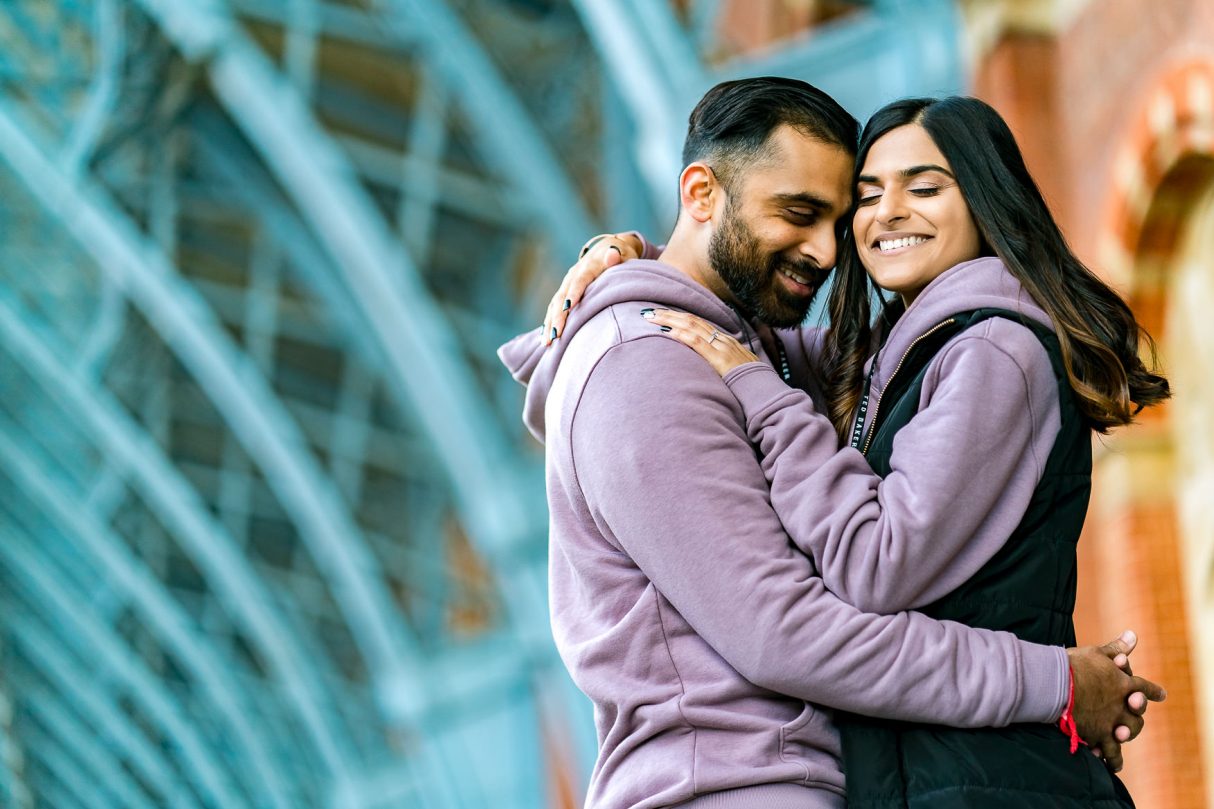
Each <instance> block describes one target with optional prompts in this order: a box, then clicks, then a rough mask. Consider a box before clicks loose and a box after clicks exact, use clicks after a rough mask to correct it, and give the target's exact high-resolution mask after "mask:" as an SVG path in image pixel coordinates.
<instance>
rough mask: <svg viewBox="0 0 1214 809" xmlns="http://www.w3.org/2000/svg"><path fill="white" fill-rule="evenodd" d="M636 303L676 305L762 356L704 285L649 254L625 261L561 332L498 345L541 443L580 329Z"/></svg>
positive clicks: (534, 333) (593, 289)
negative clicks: (552, 393) (522, 389)
mask: <svg viewBox="0 0 1214 809" xmlns="http://www.w3.org/2000/svg"><path fill="white" fill-rule="evenodd" d="M619 304H635V305H636V308H637V312H636V315H637V316H638V317H639V316H640V310H641V309H643V308H645V307H647V306H652V307H656V308H664V309H678V310H680V311H683V312H690V313H691V314H693V315H699V316H700V317H702V318H704V319H705V320H708V321H710V322H711V323H713V325H715V326H716V327H717V328H718V329H720V330H721V333H722V334H729V335H731V336H732V337H734V338H736V339H737V340H739V341H741V342H742V343H746V344H747V345H748V346H749V347H750V350H751V351H754V352H755V353H756V354H758V355H760V356H764V352H763V349H762V348H761V347H760V345H759V340H758V339H757V337H756V334H755V332H754V330H753V329H752V328H751V327H750V326H749V325H748V324H747V323H746V321H745V319H744V318H743V317H742V316H741V315H740V314H738V313H737V312H736V311H735V310H733V309H732V308H730V306H729V305H728V304H726V303H725V302H724V301H722V300H721V299H720V298H718V297H717V296H716V295H714V294H713V293H712V292H711V291H709V290H708V288H707V287H704V286H703V285H701V284H699V283H697V282H696V281H693V280H692V279H691V278H690V277H689V276H687V275H686V274H684V273H683V272H681V271H680V270H677V269H675V268H674V267H672V266H670V265H669V264H664V263H662V262H660V261H650V260H647V259H636V260H633V261H626V262H624V263H623V264H620V265H619V266H617V267H614V268H612V269H611V270H609V271H608V272H606V273H604V274H603V275H602V277H600V278H599V279H598V280H596V281H595V282H594V283H593V284H591V285H590V286H589V287H587V288H586V294H585V296H584V297H583V298H582V300H581V301H579V302H578V305H577V306H575V307H574V308H573V309H571V310H570V312H569V319H568V321H566V323H565V331H564V332H563V333H562V334H561V336H560V338H559V339H557V340H555V341H553V343H552V345H550V346H547V347H545V346H544V343H543V340H542V338H541V335H540V334H539V331H538V330H537V329H532V330H531V331H528V332H524V333H523V334H520V335H519V336H517V337H515V338H514V339H513V340H510V341H509V342H507V343H506V344H504V345H503V346H501V347H500V348H499V349H498V350H497V356H498V357H499V358H500V359H501V361H502V364H504V365H505V366H506V368H507V369H508V370H509V371H510V374H511V376H513V377H514V378H515V379H516V380H518V381H519V382H520V383H522V384H523V385H525V386H526V387H527V394H526V398H525V400H524V404H523V423H524V424H526V425H527V429H528V430H530V431H531V434H532V435H534V436H535V437H536V438H537V439H539V440H540V441H541V442H542V441H543V440H544V404H545V402H546V401H547V399H548V392H549V390H551V388H552V383H553V380H554V379H555V378H556V373H557V370H558V369H559V368H560V364H561V359H562V358H563V357H564V356H565V351H566V350H567V348H568V347H569V344H570V342H572V341H573V339H574V338H575V337H576V336H577V333H578V330H579V329H581V328H582V326H584V325H586V324H587V323H589V322H590V321H591V320H592V319H594V318H595V317H597V316H598V315H599V314H601V313H602V312H603V311H605V310H607V309H609V308H611V307H613V306H616V305H619Z"/></svg>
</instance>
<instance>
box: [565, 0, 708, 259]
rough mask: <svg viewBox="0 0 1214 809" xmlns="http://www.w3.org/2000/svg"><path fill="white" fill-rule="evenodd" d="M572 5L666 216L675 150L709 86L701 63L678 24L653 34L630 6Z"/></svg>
mask: <svg viewBox="0 0 1214 809" xmlns="http://www.w3.org/2000/svg"><path fill="white" fill-rule="evenodd" d="M571 2H572V4H573V7H574V8H575V9H576V10H577V12H578V15H579V16H580V17H581V18H582V25H583V27H584V28H585V30H586V34H587V36H589V37H590V41H591V43H592V44H593V45H594V48H595V51H596V52H597V54H598V57H599V59H600V60H602V62H603V65H604V66H605V67H606V69H607V72H608V74H609V75H610V76H611V79H612V84H613V89H614V90H615V92H616V93H617V94H618V95H619V97H620V99H621V100H622V101H623V102H624V105H625V106H626V107H627V109H628V111H629V113H630V114H631V118H632V123H633V126H634V128H635V131H636V133H637V134H636V139H635V142H634V144H633V156H634V159H635V161H636V165H637V166H638V167H639V168H640V170H641V176H642V177H643V178H644V179H645V181H646V185H647V187H648V189H649V193H650V198H651V199H652V201H653V205H654V207H655V209H656V210H659V211H662V210H666V209H668V208H669V205H670V199H671V194H672V189H673V188H674V185H673V183H674V178H676V177H678V176H679V172H680V171H681V169H682V167H681V166H680V165H679V155H678V151H677V150H678V148H679V144H680V143H681V142H682V140H683V134H684V131H685V129H686V124H685V123H684V121H685V112H686V110H687V109H690V106H689V105H690V104H691V103H694V100H695V99H696V98H698V97H699V94H700V92H701V91H702V90H701V87H702V85H703V84H704V82H705V81H706V79H705V78H704V70H703V68H702V66H701V65H700V63H699V59H698V58H697V57H696V55H695V53H694V52H693V51H691V49H690V48H689V47H688V45H687V42H686V38H685V36H682V35H681V32H680V31H679V29H678V24H677V22H674V21H673V20H666V21H665V23H664V24H660V25H658V26H657V27H655V28H654V29H653V30H649V28H648V27H647V26H645V25H642V24H641V21H640V20H639V19H637V18H636V14H637V10H636V8H634V6H633V4H632V2H631V0H571ZM648 5H650V6H655V7H659V6H660V8H658V9H655V10H654V11H653V12H646V13H647V14H648V13H652V14H656V15H657V16H658V17H659V18H661V17H663V15H669V14H670V9H669V7H668V6H667V4H666V3H649V4H648ZM681 113H684V114H681ZM559 255H563V256H572V255H574V253H573V251H569V252H567V253H563V254H559Z"/></svg>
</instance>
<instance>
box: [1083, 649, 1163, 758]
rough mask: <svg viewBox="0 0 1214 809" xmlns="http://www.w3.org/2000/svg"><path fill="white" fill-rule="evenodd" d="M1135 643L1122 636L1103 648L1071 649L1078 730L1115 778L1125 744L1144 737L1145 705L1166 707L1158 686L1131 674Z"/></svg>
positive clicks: (1161, 689)
mask: <svg viewBox="0 0 1214 809" xmlns="http://www.w3.org/2000/svg"><path fill="white" fill-rule="evenodd" d="M1136 644H1137V638H1136V637H1135V635H1134V633H1133V632H1123V633H1122V635H1121V637H1120V638H1117V639H1116V640H1114V641H1110V642H1109V643H1106V644H1105V645H1104V646H1084V647H1081V648H1075V649H1067V650H1066V652H1067V657H1068V658H1069V659H1070V664H1071V670H1072V671H1073V672H1074V676H1075V709H1074V716H1075V725H1076V727H1077V729H1078V731H1079V735H1080V736H1081V737H1082V738H1083V740H1084V741H1085V742H1087V743H1088V745H1089V746H1090V747H1091V748H1093V752H1096V751H1099V753H1100V754H1101V755H1102V756H1103V757H1104V760H1105V763H1106V764H1107V765H1108V766H1109V768H1110V769H1112V770H1113V771H1114V772H1117V771H1118V770H1120V769H1121V766H1122V763H1123V762H1122V757H1121V743H1122V742H1127V741H1129V740H1130V739H1133V738H1134V737H1135V736H1137V735H1138V734H1139V733H1140V732H1141V731H1142V726H1143V719H1142V714H1143V713H1145V712H1146V708H1147V701H1148V700H1149V701H1151V702H1162V701H1163V699H1164V697H1165V696H1166V692H1165V691H1164V690H1163V688H1161V687H1160V686H1158V685H1156V684H1155V683H1153V682H1151V681H1150V680H1144V679H1143V678H1141V677H1135V676H1133V675H1132V674H1131V673H1130V672H1129V659H1128V655H1129V654H1130V652H1132V651H1133V650H1134V646H1135V645H1136Z"/></svg>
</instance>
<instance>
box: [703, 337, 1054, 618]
mask: <svg viewBox="0 0 1214 809" xmlns="http://www.w3.org/2000/svg"><path fill="white" fill-rule="evenodd" d="M990 330H997V331H998V332H999V335H1000V336H999V339H997V340H992V339H988V336H989V332H990ZM726 381H727V383H728V384H729V387H730V389H731V390H732V391H733V392H734V395H735V396H737V397H738V401H739V402H740V403H741V404H742V408H743V410H744V411H745V413H746V418H747V430H748V433H749V437H750V439H751V440H752V441H754V443H755V445H756V446H758V447H759V449H760V452H761V453H762V455H763V459H762V464H763V470H764V473H765V475H766V477H767V479H768V480H769V482H770V483H771V495H772V505H773V507H774V508H775V510H776V512H777V513H778V514H779V515H780V518H781V519H782V520H783V522H784V524H785V525H786V526H787V527H788V530H789V533H790V534H791V535H792V537H793V540H794V541H795V542H796V543H797V545H798V546H799V547H801V548H802V549H803V550H804V551H805V552H806V553H808V554H809V555H810V556H812V557H813V558H814V561H815V562H816V563H817V565H818V569H819V570H820V571H821V573H822V578H823V580H824V581H825V582H826V585H827V587H829V588H830V589H831V590H832V591H833V592H836V593H838V594H839V595H840V596H842V597H843V598H844V599H846V600H847V601H848V602H849V603H852V604H855V605H856V606H857V607H859V608H861V609H865V610H870V611H872V612H878V613H893V612H897V611H899V610H905V609H913V608H915V607H919V606H922V605H924V604H930V603H931V602H933V601H935V600H936V599H938V598H941V597H942V596H944V595H946V594H948V593H950V592H952V591H953V590H954V589H956V588H957V587H958V586H960V585H961V584H962V583H964V582H965V581H967V580H968V579H969V578H970V577H972V576H973V575H974V574H975V573H976V572H977V571H978V570H979V569H980V568H981V567H982V566H983V565H984V564H986V562H988V561H989V560H990V559H991V558H992V557H993V556H994V555H995V554H996V553H997V552H998V551H999V549H1000V548H1002V547H1003V545H1004V543H1005V542H1006V541H1007V538H1008V537H1009V536H1010V535H1011V534H1012V531H1014V530H1015V528H1016V526H1017V525H1018V524H1019V523H1020V520H1021V518H1022V517H1023V515H1024V512H1025V510H1026V509H1027V508H1028V505H1029V501H1030V500H1031V499H1032V496H1033V492H1034V490H1035V488H1036V486H1037V483H1038V481H1039V480H1040V479H1041V474H1042V471H1043V469H1044V465H1045V460H1046V458H1047V457H1048V455H1049V450H1050V447H1051V446H1052V445H1053V442H1054V439H1055V437H1056V436H1057V434H1058V429H1059V426H1060V415H1059V405H1058V389H1057V383H1056V382H1055V380H1054V376H1053V371H1052V369H1051V367H1050V362H1049V358H1048V356H1047V355H1046V353H1045V350H1044V349H1043V348H1042V347H1041V344H1040V343H1039V342H1037V339H1036V337H1035V336H1033V335H1032V333H1031V332H1030V331H1029V330H1028V329H1025V328H1023V327H1022V326H1018V325H1015V324H1009V323H1006V322H1003V321H994V320H992V321H990V322H989V324H983V325H982V326H979V327H978V328H976V329H974V330H972V331H971V332H967V333H965V334H963V335H961V336H959V337H958V338H956V339H954V340H953V341H951V342H950V343H949V344H948V345H946V346H945V348H944V349H943V350H942V351H941V353H940V355H939V356H937V357H936V358H935V359H934V360H933V362H932V365H931V366H930V367H929V370H928V374H927V377H926V378H925V381H924V387H923V401H922V404H921V408H920V410H919V413H918V414H917V415H916V416H915V417H914V418H913V419H911V421H910V422H909V423H908V424H907V425H906V426H905V427H903V428H902V429H901V430H899V431H898V435H897V438H896V439H895V440H894V446H893V454H892V457H891V460H890V465H891V470H890V473H889V474H888V475H887V476H886V477H885V479H884V480H882V479H881V478H880V477H878V476H877V475H876V474H874V473H873V472H872V470H871V469H870V468H869V466H868V462H867V461H866V460H865V458H864V456H862V455H861V454H860V453H859V452H857V451H856V450H854V449H852V448H850V447H848V448H845V449H843V450H841V451H838V452H836V451H835V449H834V439H835V435H834V431H833V429H832V427H831V425H830V424H829V422H828V421H827V420H826V419H825V418H824V417H822V416H821V415H819V414H818V413H816V412H815V411H814V409H813V406H812V404H811V403H810V402H809V401H808V399H807V398H806V397H805V396H804V395H803V394H801V393H800V392H799V391H794V390H790V389H789V388H788V387H787V386H785V385H784V384H783V383H782V382H781V381H780V380H779V379H778V378H777V377H776V376H775V374H774V373H772V372H770V371H769V370H768V369H767V367H766V366H763V365H760V364H754V363H752V364H750V365H747V366H743V367H742V368H739V369H737V370H735V371H734V372H733V373H732V374H731V375H730V376H728V377H726ZM878 407H879V404H878Z"/></svg>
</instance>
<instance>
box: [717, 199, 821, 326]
mask: <svg viewBox="0 0 1214 809" xmlns="http://www.w3.org/2000/svg"><path fill="white" fill-rule="evenodd" d="M724 220H725V221H724V222H723V223H722V224H721V226H720V227H718V228H717V229H716V231H715V232H714V233H713V234H712V238H711V239H710V240H709V242H708V260H709V262H710V263H711V265H712V269H713V270H714V271H715V272H716V274H717V275H718V276H719V277H720V279H721V281H723V282H724V283H725V286H726V287H727V288H728V289H729V291H730V293H731V294H732V295H733V297H734V301H733V302H734V303H736V304H737V305H738V307H739V308H741V309H742V311H743V312H744V313H745V314H747V315H749V316H751V317H754V318H757V319H758V320H759V321H760V322H761V323H766V324H767V325H768V326H772V327H774V328H780V329H784V328H791V327H793V326H799V325H801V323H802V322H803V321H804V320H805V316H806V315H807V314H809V307H810V305H811V304H812V303H813V300H814V297H815V296H816V295H817V294H818V290H819V289H821V288H822V283H823V281H825V279H826V273H824V272H823V271H822V269H821V268H820V267H818V264H817V262H815V261H813V260H812V259H805V260H803V261H789V260H788V259H787V258H785V257H784V256H782V255H779V254H765V253H764V252H763V248H762V246H761V245H760V244H759V239H758V237H757V236H755V234H754V231H752V230H751V229H750V227H749V226H748V225H747V224H746V223H745V222H744V221H742V218H741V217H740V216H737V215H736V213H735V212H734V211H733V210H732V206H731V205H730V204H729V203H726V207H725V216H724ZM781 269H788V270H791V271H792V272H795V273H796V274H797V275H799V276H801V277H802V278H808V279H809V286H810V290H811V292H810V294H809V295H806V296H804V297H801V296H798V295H794V294H793V293H791V292H789V291H788V290H787V289H785V288H784V285H783V284H782V283H780V282H779V281H778V279H777V278H776V273H777V272H779V271H780V270H781Z"/></svg>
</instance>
